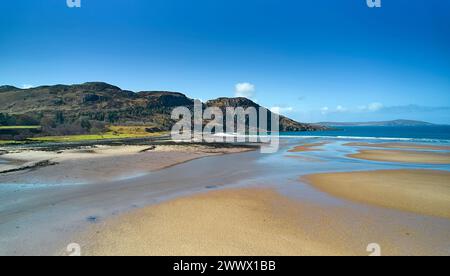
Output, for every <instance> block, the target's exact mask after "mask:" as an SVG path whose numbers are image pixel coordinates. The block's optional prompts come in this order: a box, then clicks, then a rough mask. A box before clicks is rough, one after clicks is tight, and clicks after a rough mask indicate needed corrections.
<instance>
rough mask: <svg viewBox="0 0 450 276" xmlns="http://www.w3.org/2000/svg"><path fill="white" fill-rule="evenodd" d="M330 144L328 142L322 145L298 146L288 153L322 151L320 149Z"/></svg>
mask: <svg viewBox="0 0 450 276" xmlns="http://www.w3.org/2000/svg"><path fill="white" fill-rule="evenodd" d="M326 144H328V143H327V142H320V143H309V144H303V145H300V146H296V147H295V148H293V149H290V150H289V151H288V152H306V151H320V149H318V147H322V146H324V145H326Z"/></svg>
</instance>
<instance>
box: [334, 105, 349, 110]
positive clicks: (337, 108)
mask: <svg viewBox="0 0 450 276" xmlns="http://www.w3.org/2000/svg"><path fill="white" fill-rule="evenodd" d="M346 111H347V108H345V107H343V106H342V105H338V106H337V107H336V112H346Z"/></svg>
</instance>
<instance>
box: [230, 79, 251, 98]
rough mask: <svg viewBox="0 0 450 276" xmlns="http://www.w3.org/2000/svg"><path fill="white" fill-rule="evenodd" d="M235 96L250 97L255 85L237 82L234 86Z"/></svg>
mask: <svg viewBox="0 0 450 276" xmlns="http://www.w3.org/2000/svg"><path fill="white" fill-rule="evenodd" d="M234 92H235V94H234V95H235V96H236V97H244V98H249V99H251V98H252V97H253V93H254V92H255V85H253V84H251V83H248V82H242V83H238V84H236V86H235V91H234Z"/></svg>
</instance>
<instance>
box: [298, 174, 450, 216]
mask: <svg viewBox="0 0 450 276" xmlns="http://www.w3.org/2000/svg"><path fill="white" fill-rule="evenodd" d="M449 179H450V173H449V172H446V171H434V170H392V171H370V172H348V173H330V174H316V175H309V176H306V177H305V178H304V180H306V181H307V182H308V183H310V184H311V185H313V186H314V187H316V188H318V189H320V190H321V191H324V192H327V193H329V194H331V195H333V196H337V197H341V198H345V199H348V200H353V201H357V202H360V203H367V204H372V205H376V206H381V207H387V208H394V209H398V210H402V211H408V212H415V213H418V214H423V215H430V216H437V217H443V218H450V181H449Z"/></svg>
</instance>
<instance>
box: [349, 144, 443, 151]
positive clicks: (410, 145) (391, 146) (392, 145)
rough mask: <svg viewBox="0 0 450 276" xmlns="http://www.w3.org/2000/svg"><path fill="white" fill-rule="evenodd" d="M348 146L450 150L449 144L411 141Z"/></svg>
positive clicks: (350, 145)
mask: <svg viewBox="0 0 450 276" xmlns="http://www.w3.org/2000/svg"><path fill="white" fill-rule="evenodd" d="M344 146H349V147H370V148H386V149H424V150H450V147H449V146H433V145H424V144H413V143H347V144H344Z"/></svg>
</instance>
